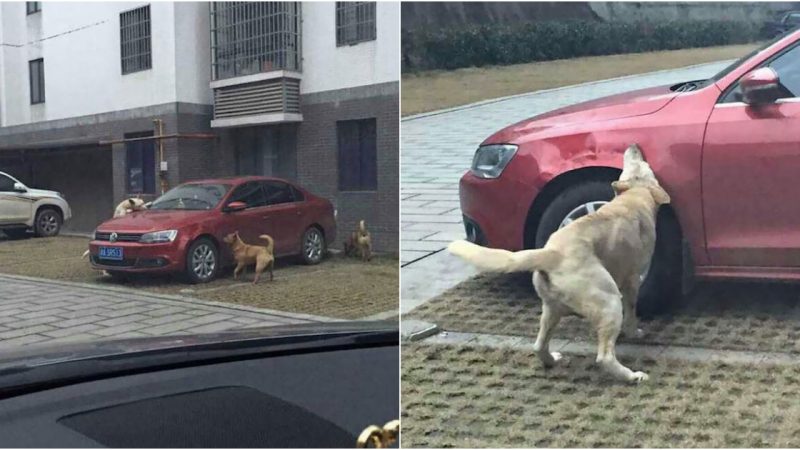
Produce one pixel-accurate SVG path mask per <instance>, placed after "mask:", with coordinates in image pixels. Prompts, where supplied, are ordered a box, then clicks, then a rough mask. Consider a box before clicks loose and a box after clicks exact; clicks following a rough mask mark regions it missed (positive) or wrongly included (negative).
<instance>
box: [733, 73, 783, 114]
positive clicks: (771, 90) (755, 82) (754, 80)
mask: <svg viewBox="0 0 800 450" xmlns="http://www.w3.org/2000/svg"><path fill="white" fill-rule="evenodd" d="M739 86H740V88H741V92H742V101H744V102H745V103H747V104H748V105H751V106H760V105H765V104H770V103H775V101H776V100H778V99H779V98H780V91H781V89H780V86H781V85H780V78H778V74H777V73H776V72H775V70H774V69H772V68H771V67H761V68H759V69H756V70H753V71H751V72H749V73H747V74H745V75H744V76H743V77H742V79H741V81H740V82H739Z"/></svg>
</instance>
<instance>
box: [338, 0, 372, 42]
mask: <svg viewBox="0 0 800 450" xmlns="http://www.w3.org/2000/svg"><path fill="white" fill-rule="evenodd" d="M374 40H375V2H336V46H337V47H341V46H343V45H353V44H358V43H359V42H365V41H374Z"/></svg>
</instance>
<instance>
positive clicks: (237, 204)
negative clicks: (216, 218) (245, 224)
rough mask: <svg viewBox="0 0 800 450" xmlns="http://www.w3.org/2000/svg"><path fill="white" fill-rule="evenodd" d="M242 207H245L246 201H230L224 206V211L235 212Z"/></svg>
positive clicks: (242, 208)
mask: <svg viewBox="0 0 800 450" xmlns="http://www.w3.org/2000/svg"><path fill="white" fill-rule="evenodd" d="M244 209H247V203H245V202H230V203H228V205H227V206H225V212H236V211H242V210H244Z"/></svg>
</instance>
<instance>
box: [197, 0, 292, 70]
mask: <svg viewBox="0 0 800 450" xmlns="http://www.w3.org/2000/svg"><path fill="white" fill-rule="evenodd" d="M300 60H301V57H300V2H213V3H212V4H211V72H212V77H213V78H214V79H215V80H222V79H225V78H232V77H239V76H243V75H251V74H255V73H261V72H270V71H273V70H292V71H297V72H299V71H300V68H301V67H300V66H301V64H300Z"/></svg>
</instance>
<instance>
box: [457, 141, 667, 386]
mask: <svg viewBox="0 0 800 450" xmlns="http://www.w3.org/2000/svg"><path fill="white" fill-rule="evenodd" d="M623 161H624V163H623V171H622V174H621V175H620V177H619V180H617V181H615V182H613V183H612V184H611V185H612V187H613V189H614V192H615V193H616V197H615V198H614V199H613V200H612V201H611V202H609V203H607V204H605V205H603V207H602V208H600V209H599V210H597V211H596V212H595V213H593V214H589V215H586V216H584V217H581V218H579V219H577V220H575V221H574V222H572V223H570V224H569V225H567V226H565V227H563V228H561V229H559V230H557V231H556V232H554V233H553V234H552V235H551V236H550V238H549V239H548V240H547V243H546V244H545V246H544V247H543V248H541V249H536V250H523V251H518V252H510V251H506V250H498V249H489V248H484V247H480V246H478V245H475V244H472V243H470V242H467V241H455V242H453V243H451V244H450V245H449V247H448V250H449V251H450V252H451V253H453V254H455V255H457V256H459V257H461V258H463V259H465V260H467V261H469V262H470V263H472V264H474V265H475V266H477V267H478V268H479V269H481V270H483V271H488V272H529V271H531V272H533V277H532V279H533V285H534V287H535V288H536V292H537V293H538V294H539V297H541V299H542V317H541V320H540V328H539V333H538V335H537V337H536V342H535V343H534V352H535V353H536V354H537V356H538V357H539V359H540V360H541V361H542V363H543V364H544V365H545V366H546V367H549V366H552V365H553V364H555V363H556V362H557V361H558V360H559V359H561V355H560V354H559V353H554V352H552V353H551V352H550V349H549V343H550V338H551V337H552V334H553V330H554V329H555V327H556V326H557V325H558V322H559V321H560V320H561V317H563V316H567V315H579V316H581V317H583V318H585V319H587V320H588V321H589V322H590V323H591V324H592V326H593V327H594V328H595V331H596V333H597V363H598V364H599V365H600V366H601V367H602V368H603V369H604V370H605V371H606V372H608V373H610V374H611V375H613V376H614V377H616V378H618V379H621V380H626V381H631V382H640V381H644V380H647V378H648V377H647V374H645V373H644V372H637V371H633V370H631V369H629V368H627V367H625V366H624V365H622V364H621V363H620V362H619V361H618V360H617V357H616V353H615V346H616V341H617V337H618V336H619V334H620V332H623V331H624V332H625V333H626V335H627V334H632V335H634V336H635V335H636V334H637V331H638V329H637V321H636V313H635V311H636V299H637V296H638V293H639V286H640V285H641V279H640V277H639V275H640V274H641V273H642V272H643V271H644V269H645V268H646V267H647V265H648V264H649V262H650V259H651V258H652V256H653V251H654V250H655V241H656V214H657V213H658V208H659V207H660V206H661V205H663V204H667V203H669V202H670V198H669V195H668V194H667V192H666V191H665V190H664V189H662V188H661V186H660V185H659V183H658V180H657V179H656V177H655V174H654V173H653V171H652V169H651V168H650V165H649V164H647V162H646V161H645V160H644V156H643V155H642V152H641V150H640V149H639V147H638V146H637V145H636V144H633V145H631V146H630V147H628V149H627V150H625V155H624V158H623Z"/></svg>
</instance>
